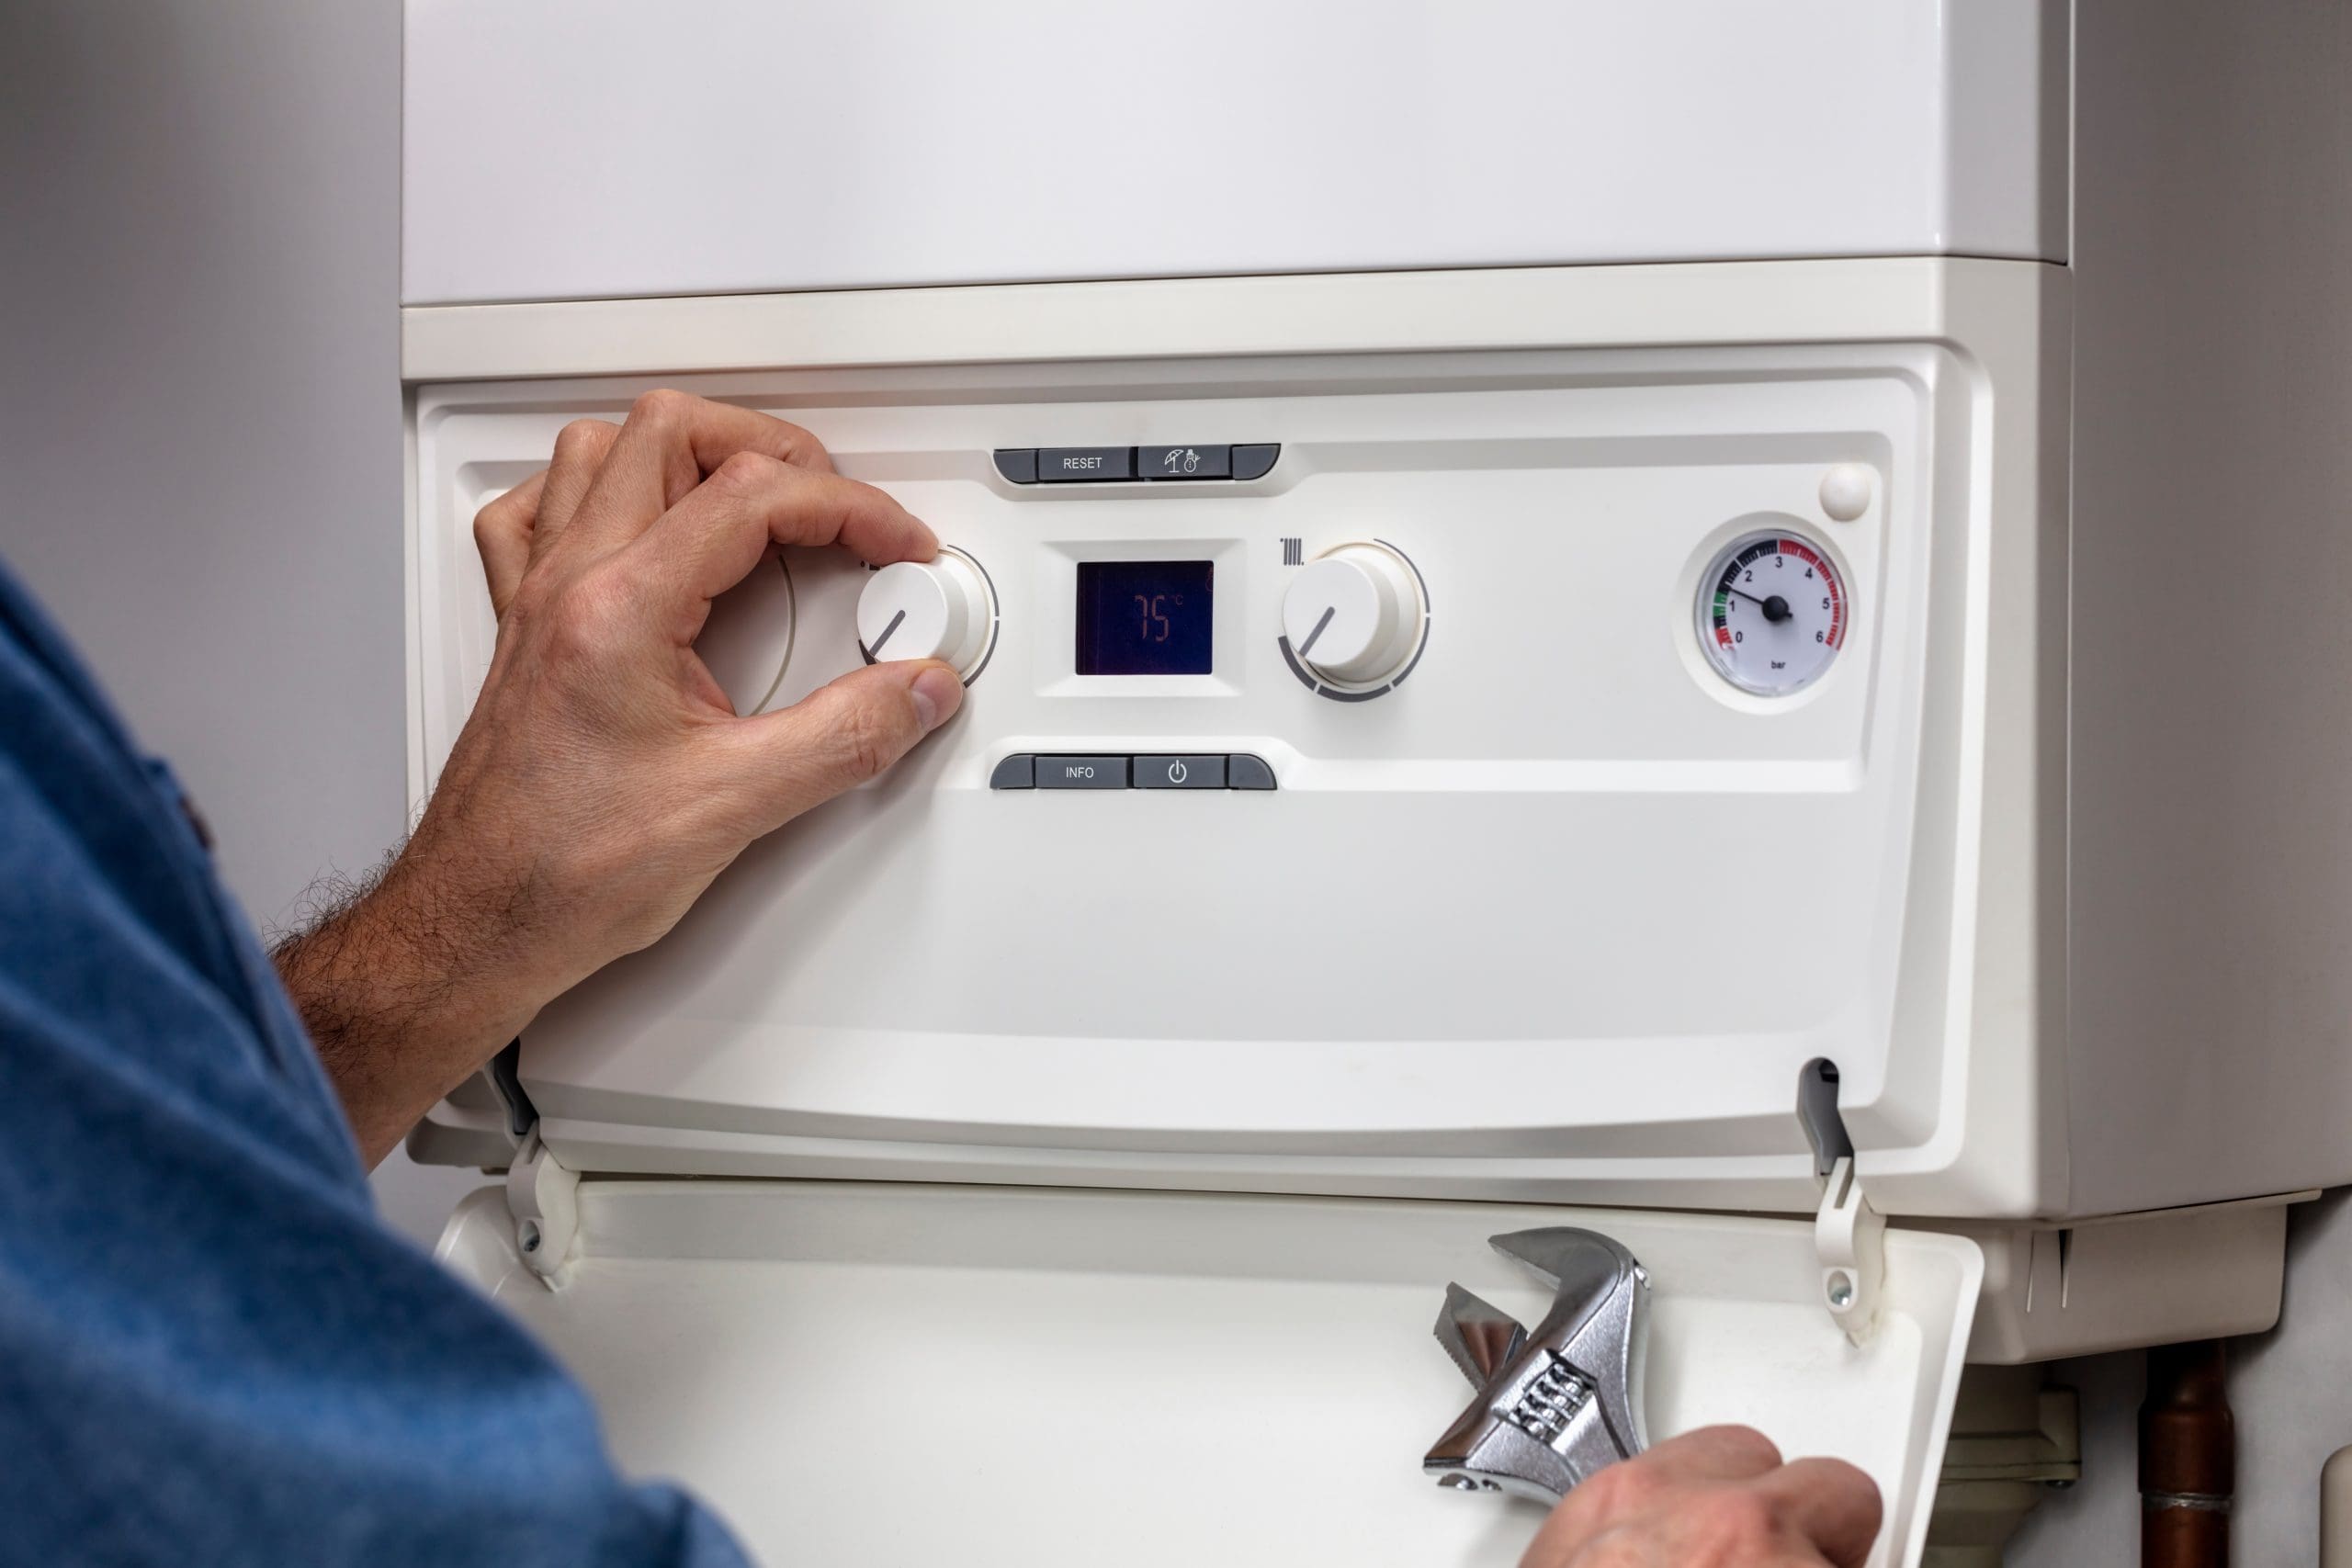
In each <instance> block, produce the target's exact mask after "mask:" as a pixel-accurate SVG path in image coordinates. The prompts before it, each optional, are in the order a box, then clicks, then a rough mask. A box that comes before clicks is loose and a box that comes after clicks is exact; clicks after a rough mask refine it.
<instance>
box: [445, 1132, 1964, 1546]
mask: <svg viewBox="0 0 2352 1568" xmlns="http://www.w3.org/2000/svg"><path fill="white" fill-rule="evenodd" d="M580 1197H581V1224H582V1237H583V1256H582V1258H581V1259H580V1260H579V1263H578V1265H577V1268H576V1272H575V1273H574V1275H573V1276H572V1277H571V1280H570V1282H569V1283H567V1284H566V1285H565V1286H564V1287H563V1288H562V1289H560V1290H558V1291H554V1292H550V1291H549V1290H548V1288H547V1287H546V1286H545V1285H544V1284H543V1283H542V1282H541V1281H540V1280H539V1279H538V1277H537V1275H536V1274H534V1273H532V1272H531V1271H530V1270H529V1269H526V1267H525V1266H524V1262H523V1259H522V1258H521V1256H520V1254H519V1253H517V1252H516V1250H515V1245H514V1242H513V1240H512V1237H513V1235H514V1232H513V1229H512V1226H511V1224H509V1223H508V1220H507V1215H506V1211H505V1207H504V1204H503V1202H502V1201H500V1199H499V1195H498V1194H496V1193H495V1192H492V1193H486V1194H484V1195H482V1197H481V1198H479V1199H476V1200H474V1201H472V1203H471V1206H469V1208H467V1209H465V1210H461V1211H460V1213H459V1215H458V1220H457V1221H456V1223H455V1224H453V1225H452V1227H451V1229H450V1232H449V1235H448V1237H447V1240H446V1241H445V1242H444V1245H443V1254H444V1257H445V1258H446V1259H447V1261H448V1262H450V1263H451V1264H452V1266H454V1267H455V1268H456V1269H458V1271H459V1272H460V1273H462V1274H463V1275H465V1276H466V1277H467V1278H469V1279H471V1280H475V1281H476V1282H477V1283H479V1284H481V1285H482V1286H483V1287H484V1288H486V1289H488V1290H490V1291H492V1292H493V1293H494V1294H495V1295H496V1296H497V1297H498V1299H499V1301H500V1302H501V1303H503V1304H504V1305H506V1306H507V1307H508V1308H510V1309H511V1310H513V1311H514V1312H515V1314H518V1315H519V1316H520V1317H522V1318H523V1320H524V1321H525V1322H526V1323H527V1324H529V1325H531V1327H532V1328H534V1329H535V1330H537V1332H538V1333H539V1334H540V1335H542V1336H543V1337H545V1338H546V1339H547V1340H548V1343H549V1344H550V1345H551V1346H552V1347H553V1348H554V1349H555V1350H556V1352H557V1353H558V1354H559V1355H560V1356H561V1357H562V1358H563V1359H565V1360H566V1361H567V1362H568V1363H569V1364H570V1365H571V1368H572V1370H573V1371H576V1372H577V1373H578V1374H579V1376H580V1377H581V1379H582V1381H583V1382H585V1383H586V1384H587V1385H588V1387H589V1388H590V1390H591V1391H592V1392H594V1394H595V1396H596V1400H597V1404H598V1408H599V1410H600V1412H601V1413H602V1415H603V1417H604V1420H605V1427H606V1429H607V1432H608V1434H609V1436H610V1438H611V1441H612V1444H613V1447H614V1450H615V1452H616V1456H617V1458H618V1459H619V1461H620V1462H621V1463H622V1464H623V1465H624V1466H625V1467H627V1468H628V1470H630V1471H631V1472H635V1473H639V1474H646V1475H659V1476H666V1477H675V1478H677V1479H679V1480H682V1481H684V1482H685V1483H687V1484H689V1485H691V1486H692V1487H694V1489H695V1491H696V1492H697V1493H698V1494H700V1495H703V1496H705V1497H707V1499H709V1501H710V1502H711V1503H712V1504H713V1505H714V1506H717V1507H718V1509H719V1511H720V1512H721V1513H722V1514H723V1515H724V1516H725V1517H727V1518H728V1519H729V1522H730V1523H731V1524H732V1525H733V1526H734V1527H735V1528H736V1529H738V1530H739V1531H741V1533H742V1535H743V1537H744V1539H745V1540H746V1542H747V1544H748V1545H750V1546H751V1548H752V1550H753V1551H754V1552H755V1553H757V1554H758V1556H759V1557H760V1559H761V1560H762V1561H764V1562H833V1563H876V1564H879V1563H908V1562H956V1563H961V1564H968V1565H970V1568H999V1565H1004V1568H1012V1565H1015V1564H1018V1565H1020V1568H1063V1565H1068V1568H1081V1565H1082V1568H1093V1565H1095V1564H1099V1563H1101V1562H1104V1561H1106V1560H1109V1559H1114V1558H1115V1559H1117V1560H1118V1561H1121V1562H1132V1563H1135V1564H1137V1565H1138V1568H1160V1565H1166V1568H1178V1565H1182V1568H1196V1565H1198V1564H1202V1563H1210V1562H1250V1563H1273V1562H1296V1563H1315V1564H1321V1563H1349V1564H1361V1565H1363V1568H1407V1565H1410V1568H1509V1565H1510V1564H1511V1563H1515V1562H1518V1561H1519V1558H1520V1555H1521V1552H1522V1551H1524V1550H1525V1548H1526V1545H1527V1542H1528V1540H1529V1538H1530V1536H1531V1535H1532V1533H1533V1532H1534V1529H1535V1528H1536V1526H1537V1525H1538V1524H1540V1523H1541V1522H1542V1520H1543V1517H1544V1509H1543V1508H1542V1507H1541V1506H1537V1505H1536V1504H1534V1503H1532V1502H1528V1501H1522V1500H1521V1499H1518V1498H1515V1497H1512V1496H1510V1495H1501V1494H1496V1493H1483V1492H1467V1493H1465V1492H1455V1491H1445V1490H1441V1489H1440V1488H1439V1487H1438V1486H1437V1485H1435V1484H1434V1483H1432V1482H1431V1481H1430V1479H1429V1477H1428V1476H1426V1475H1425V1474H1424V1473H1423V1472H1422V1468H1421V1461H1422V1457H1423V1454H1424V1453H1425V1451H1426V1450H1429V1449H1430V1446H1431V1444H1432V1443H1434V1442H1436V1441H1437V1440H1438V1439H1439V1438H1440V1437H1441V1435H1442V1433H1443V1432H1444V1431H1445V1429H1446V1427H1447V1425H1448V1423H1449V1422H1451V1421H1452V1420H1453V1418H1454V1416H1456V1414H1457V1413H1458V1412H1460V1411H1461V1410H1462V1409H1463V1407H1464V1401H1465V1400H1466V1399H1467V1398H1469V1396H1470V1393H1471V1391H1470V1387H1469V1385H1468V1384H1467V1383H1466V1382H1464V1377H1463V1375H1462V1373H1461V1372H1459V1371H1457V1370H1456V1368H1455V1366H1454V1364H1453V1362H1452V1361H1450V1360H1449V1359H1447V1353H1446V1351H1445V1350H1444V1349H1443V1348H1441V1345H1440V1343H1439V1341H1438V1339H1437V1338H1436V1337H1435V1336H1434V1335H1433V1334H1432V1332H1431V1325H1433V1323H1434V1322H1435V1321H1436V1319H1437V1317H1438V1315H1439V1311H1440V1308H1441V1306H1442V1303H1444V1301H1445V1287H1446V1285H1447V1283H1448V1282H1449V1281H1458V1282H1459V1283H1461V1284H1462V1285H1463V1286H1464V1287H1465V1288H1466V1289H1467V1290H1469V1291H1471V1292H1475V1293H1476V1295H1477V1296H1479V1297H1481V1298H1483V1299H1484V1300H1485V1301H1486V1302H1488V1303H1493V1304H1494V1305H1495V1306H1496V1307H1497V1308H1498V1309H1500V1310H1502V1311H1504V1312H1507V1313H1510V1314H1513V1315H1516V1316H1518V1317H1519V1318H1520V1319H1521V1321H1523V1322H1526V1323H1530V1324H1532V1323H1534V1322H1535V1321H1536V1320H1537V1319H1538V1318H1540V1317H1541V1316H1542V1314H1543V1313H1544V1310H1545V1307H1546V1305H1547V1303H1549V1302H1550V1300H1551V1294H1552V1293H1551V1292H1549V1291H1547V1290H1545V1289H1544V1287H1543V1286H1542V1285H1541V1284H1540V1283H1538V1282H1537V1281H1536V1280H1533V1279H1532V1278H1530V1277H1529V1275H1528V1273H1527V1271H1526V1270H1525V1269H1522V1268H1521V1267H1520V1266H1518V1265H1517V1264H1515V1263H1513V1262H1512V1261H1510V1259H1508V1258H1503V1257H1500V1256H1498V1254H1497V1253H1496V1252H1495V1251H1494V1250H1493V1249H1492V1248H1491V1247H1489V1245H1488V1238H1489V1237H1490V1236H1492V1235H1496V1234H1498V1233H1500V1232H1506V1231H1516V1230H1521V1229H1526V1228H1530V1227H1543V1226H1555V1225H1572V1226H1580V1227H1585V1228H1589V1229H1591V1230H1595V1231H1599V1232H1600V1233H1602V1234H1604V1235H1608V1236H1609V1237H1611V1239H1612V1240H1614V1241H1616V1242H1617V1243H1619V1244H1620V1245H1622V1246H1623V1247H1626V1248H1628V1249H1629V1250H1630V1251H1631V1252H1632V1254H1633V1256H1634V1258H1636V1259H1638V1260H1639V1262H1640V1264H1641V1265H1642V1266H1643V1268H1645V1269H1646V1271H1647V1274H1648V1278H1649V1280H1650V1291H1649V1302H1650V1310H1649V1312H1648V1314H1647V1321H1648V1324H1649V1327H1648V1330H1647V1335H1646V1337H1647V1342H1648V1354H1647V1356H1646V1363H1647V1371H1646V1376H1645V1377H1644V1378H1643V1379H1642V1380H1641V1382H1642V1388H1641V1395H1640V1398H1641V1404H1642V1407H1643V1410H1644V1413H1645V1421H1646V1425H1647V1428H1648V1431H1649V1434H1650V1437H1651V1439H1652V1440H1653V1441H1657V1440H1662V1439H1664V1438H1668V1437H1671V1436H1673V1435H1674V1434H1676V1433H1678V1432H1682V1431H1686V1430H1689V1429H1690V1428H1691V1427H1698V1426H1703V1425H1708V1424H1711V1423H1715V1422H1740V1423H1745V1424H1749V1425H1753V1426H1756V1427H1760V1428H1761V1429H1762V1430H1763V1431H1764V1432H1765V1433H1766V1434H1767V1435H1769V1436H1770V1437H1771V1438H1773V1439H1774V1440H1775V1441H1776V1442H1778V1443H1779V1444H1780V1445H1781V1447H1782V1448H1783V1449H1784V1450H1786V1451H1788V1452H1789V1453H1791V1454H1792V1455H1794V1454H1829V1455H1835V1456H1837V1457H1840V1458H1843V1459H1847V1460H1849V1461H1852V1462H1853V1463H1855V1464H1858V1465H1860V1467H1861V1468H1862V1469H1864V1470H1865V1471H1867V1472H1870V1474H1871V1477H1872V1478H1873V1479H1874V1480H1876V1481H1877V1483H1878V1484H1879V1486H1880V1488H1881V1491H1882V1493H1883V1496H1884V1499H1885V1505H1886V1523H1885V1527H1884V1529H1883V1531H1882V1532H1881V1536H1880V1539H1879V1541H1878V1544H1877V1546H1876V1548H1875V1549H1874V1551H1872V1553H1871V1557H1870V1559H1869V1562H1870V1564H1871V1568H1897V1565H1899V1564H1905V1563H1913V1562H1917V1561H1918V1553H1919V1550H1920V1545H1921V1542H1922V1540H1924V1538H1925V1535H1926V1531H1927V1513H1928V1504H1929V1502H1930V1500H1931V1498H1932V1495H1933V1489H1934V1484H1935V1476H1936V1472H1937V1466H1938V1461H1939V1455H1940V1453H1941V1451H1942V1447H1943V1441H1944V1432H1945V1429H1946V1427H1947V1425H1948V1424H1949V1422H1950V1419H1951V1402H1952V1396H1953V1393H1954V1390H1955V1388H1956V1386H1957V1382H1958V1379H1959V1375H1960V1364H1961V1354H1962V1347H1963V1346H1964V1345H1965V1344H1966V1341H1967V1338H1968V1324H1969V1318H1970V1314H1972V1313H1973V1311H1974V1309H1975V1304H1976V1292H1977V1280H1978V1277H1979V1274H1980V1272H1981V1268H1982V1265H1981V1262H1980V1259H1979V1258H1978V1255H1977V1251H1976V1247H1975V1246H1974V1244H1973V1243H1971V1242H1969V1241H1966V1240H1963V1239H1962V1238H1960V1237H1956V1236H1945V1235H1923V1234H1920V1233H1917V1232H1907V1231H1902V1230H1895V1231H1890V1232H1889V1233H1888V1236H1887V1247H1888V1268H1887V1276H1886V1279H1887V1294H1886V1300H1885V1303H1884V1307H1883V1312H1882V1314H1881V1316H1880V1320H1879V1323H1878V1325H1877V1326H1876V1328H1875V1329H1874V1331H1873V1332H1872V1333H1871V1335H1870V1336H1869V1337H1867V1338H1865V1340H1864V1341H1863V1342H1862V1343H1861V1344H1860V1345H1855V1344H1852V1343H1850V1342H1849V1340H1848V1338H1847V1337H1846V1335H1845V1334H1844V1333H1842V1332H1840V1330H1839V1328H1838V1325H1837V1324H1836V1323H1835V1322H1834V1321H1833V1320H1832V1318H1831V1316H1830V1314H1828V1313H1827V1312H1826V1310H1825V1309H1824V1308H1823V1306H1822V1304H1821V1302H1820V1300H1819V1274H1818V1269H1816V1267H1815V1256H1814V1250H1813V1245H1812V1232H1811V1227H1810V1226H1808V1225H1806V1224H1802V1223H1793V1222H1785V1221H1769V1220H1757V1219H1752V1218H1734V1217H1726V1216H1720V1215H1681V1214H1656V1213H1628V1212H1622V1211H1620V1212H1610V1211H1594V1210H1546V1209H1529V1208H1520V1207H1513V1206H1508V1205H1498V1204H1453V1203H1428V1202H1388V1203H1379V1202H1362V1201H1354V1202H1351V1201H1330V1200H1318V1201H1307V1200H1293V1199H1252V1198H1234V1197H1206V1196H1191V1195H1170V1194H1155V1193H1124V1194H1122V1193H1102V1192H1069V1191H1031V1190H1007V1189H999V1190H984V1189H954V1188H935V1187H925V1186H922V1185H908V1184H891V1185H883V1186H861V1185H856V1184H843V1183H833V1182H818V1183H800V1182H684V1181H651V1182H643V1181H617V1180H611V1179H590V1180H587V1181H584V1182H582V1184H581V1188H580Z"/></svg>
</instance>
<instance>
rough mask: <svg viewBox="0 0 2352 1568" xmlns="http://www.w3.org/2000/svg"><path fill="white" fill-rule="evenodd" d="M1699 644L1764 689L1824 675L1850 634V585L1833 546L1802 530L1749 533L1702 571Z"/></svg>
mask: <svg viewBox="0 0 2352 1568" xmlns="http://www.w3.org/2000/svg"><path fill="white" fill-rule="evenodd" d="M1698 609H1699V615H1698V630H1699V647H1700V648H1701V649H1702V650H1703V651H1704V652H1705V654H1706V656H1707V662H1708V663H1710V664H1712V665H1713V666H1714V668H1715V673H1717V674H1719V675H1721V676H1722V677H1723V678H1724V680H1726V681H1729V682H1731V683H1732V684H1733V685H1735V686H1737V687H1738V688H1739V689H1740V690H1741V691H1743V692H1750V693H1753V694H1756V695H1757V696H1759V697H1785V696H1787V695H1789V694H1791V693H1792V692H1799V691H1802V690H1804V688H1805V687H1807V686H1809V685H1811V684H1812V683H1813V682H1815V681H1817V680H1819V679H1820V678H1821V675H1822V673H1823V671H1826V670H1827V669H1828V668H1829V666H1830V663H1831V661H1832V660H1835V659H1836V658H1837V657H1838V649H1839V648H1840V647H1841V646H1843V645H1844V643H1845V641H1846V626H1847V623H1848V621H1849V618H1850V615H1849V608H1848V605H1847V603H1846V585H1845V583H1844V582H1843V581H1840V580H1839V578H1838V569H1837V568H1836V567H1835V566H1833V565H1831V564H1830V560H1829V552H1828V551H1827V550H1825V549H1823V548H1821V547H1819V546H1817V545H1814V544H1810V543H1808V542H1807V541H1806V540H1805V539H1804V537H1802V536H1799V535H1797V534H1794V533H1781V532H1770V533H1758V534H1743V535H1741V536H1739V537H1738V538H1736V539H1734V540H1733V541H1732V542H1731V543H1730V544H1728V545H1726V546H1724V548H1723V550H1722V552H1721V553H1719V554H1718V555H1717V556H1716V557H1715V558H1714V560H1713V563H1712V564H1711V565H1709V567H1708V568H1707V570H1706V571H1705V573H1704V574H1702V576H1701V577H1700V579H1699V606H1698Z"/></svg>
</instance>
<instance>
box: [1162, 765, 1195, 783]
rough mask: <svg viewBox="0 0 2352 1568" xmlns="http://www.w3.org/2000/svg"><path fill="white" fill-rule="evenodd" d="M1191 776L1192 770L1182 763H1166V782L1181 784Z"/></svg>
mask: <svg viewBox="0 0 2352 1568" xmlns="http://www.w3.org/2000/svg"><path fill="white" fill-rule="evenodd" d="M1192 776H1193V770H1192V769H1190V768H1188V767H1186V766H1185V765H1184V764H1183V763H1182V762H1170V763H1169V764H1168V782H1169V783H1170V784H1182V783H1183V782H1184V781H1185V780H1186V779H1189V778H1191V777H1192Z"/></svg>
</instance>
